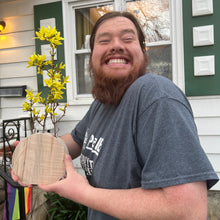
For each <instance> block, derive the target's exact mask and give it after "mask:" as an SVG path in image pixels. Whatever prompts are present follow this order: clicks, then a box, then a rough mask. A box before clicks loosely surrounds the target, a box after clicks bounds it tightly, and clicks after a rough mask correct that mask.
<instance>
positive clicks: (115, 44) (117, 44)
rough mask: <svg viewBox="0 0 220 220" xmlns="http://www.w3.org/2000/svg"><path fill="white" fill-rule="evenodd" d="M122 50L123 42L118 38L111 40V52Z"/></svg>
mask: <svg viewBox="0 0 220 220" xmlns="http://www.w3.org/2000/svg"><path fill="white" fill-rule="evenodd" d="M123 50H124V45H123V43H122V42H121V41H120V39H118V38H116V39H114V40H112V43H111V51H112V52H116V51H117V52H118V51H123Z"/></svg>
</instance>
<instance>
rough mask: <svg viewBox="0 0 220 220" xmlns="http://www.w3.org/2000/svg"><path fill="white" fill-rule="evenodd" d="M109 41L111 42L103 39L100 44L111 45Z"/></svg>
mask: <svg viewBox="0 0 220 220" xmlns="http://www.w3.org/2000/svg"><path fill="white" fill-rule="evenodd" d="M109 41H110V40H108V39H103V40H100V41H99V43H100V44H107V43H109Z"/></svg>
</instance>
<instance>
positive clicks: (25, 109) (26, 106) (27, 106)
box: [23, 101, 31, 111]
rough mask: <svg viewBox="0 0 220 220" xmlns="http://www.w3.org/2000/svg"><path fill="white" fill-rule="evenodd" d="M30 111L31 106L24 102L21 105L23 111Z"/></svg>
mask: <svg viewBox="0 0 220 220" xmlns="http://www.w3.org/2000/svg"><path fill="white" fill-rule="evenodd" d="M30 109H31V106H30V105H29V103H28V102H26V101H25V102H24V104H23V111H30Z"/></svg>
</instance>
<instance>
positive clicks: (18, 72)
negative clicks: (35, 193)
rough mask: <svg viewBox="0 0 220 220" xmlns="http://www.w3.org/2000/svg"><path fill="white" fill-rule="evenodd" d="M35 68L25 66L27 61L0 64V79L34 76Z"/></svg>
mask: <svg viewBox="0 0 220 220" xmlns="http://www.w3.org/2000/svg"><path fill="white" fill-rule="evenodd" d="M34 76H36V68H35V67H29V68H27V62H26V61H25V62H19V63H7V64H0V79H9V78H19V77H34Z"/></svg>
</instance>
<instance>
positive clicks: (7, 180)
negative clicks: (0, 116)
mask: <svg viewBox="0 0 220 220" xmlns="http://www.w3.org/2000/svg"><path fill="white" fill-rule="evenodd" d="M28 123H29V118H27V117H25V118H17V119H7V120H3V121H2V128H3V134H2V137H1V142H2V143H3V164H2V165H3V169H0V177H1V178H3V179H4V190H5V207H6V217H7V219H8V220H9V210H8V192H7V184H10V185H11V186H12V187H14V188H16V189H18V194H19V210H20V219H21V220H25V219H26V215H25V199H24V187H23V186H21V185H20V184H18V183H16V182H14V181H13V179H12V178H11V175H10V168H9V166H10V165H11V156H10V155H12V154H13V151H14V147H13V144H12V141H13V140H18V141H19V140H20V139H21V125H23V126H24V129H23V134H22V136H23V137H27V126H28Z"/></svg>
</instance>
